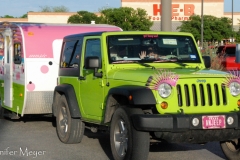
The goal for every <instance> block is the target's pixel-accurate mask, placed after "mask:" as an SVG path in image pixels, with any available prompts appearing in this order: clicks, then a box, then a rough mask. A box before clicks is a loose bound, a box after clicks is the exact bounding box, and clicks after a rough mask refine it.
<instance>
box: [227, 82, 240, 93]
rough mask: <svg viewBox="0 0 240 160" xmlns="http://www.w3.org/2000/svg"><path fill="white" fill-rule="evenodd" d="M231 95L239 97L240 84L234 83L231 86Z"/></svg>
mask: <svg viewBox="0 0 240 160" xmlns="http://www.w3.org/2000/svg"><path fill="white" fill-rule="evenodd" d="M229 89H230V93H231V94H232V95H233V96H237V95H239V94H240V84H239V83H238V82H232V83H230V85H229Z"/></svg>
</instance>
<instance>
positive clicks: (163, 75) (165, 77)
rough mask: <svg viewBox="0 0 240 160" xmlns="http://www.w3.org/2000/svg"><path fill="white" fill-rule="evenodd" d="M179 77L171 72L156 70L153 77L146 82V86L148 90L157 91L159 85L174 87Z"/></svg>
mask: <svg viewBox="0 0 240 160" xmlns="http://www.w3.org/2000/svg"><path fill="white" fill-rule="evenodd" d="M178 79H179V76H178V75H176V74H175V73H173V72H171V71H166V70H162V69H161V70H157V73H155V74H154V75H153V76H150V77H149V78H148V80H147V83H146V86H148V88H150V89H154V90H158V87H159V85H161V84H162V83H167V84H169V85H171V86H176V84H177V81H178Z"/></svg>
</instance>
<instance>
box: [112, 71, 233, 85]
mask: <svg viewBox="0 0 240 160" xmlns="http://www.w3.org/2000/svg"><path fill="white" fill-rule="evenodd" d="M159 71H161V72H162V73H166V72H171V73H174V74H175V75H178V77H179V79H185V78H186V79H189V78H226V75H227V74H229V73H228V72H222V71H217V70H208V69H204V70H199V69H150V68H146V69H142V68H141V69H119V70H111V71H110V72H109V74H108V78H109V79H115V80H126V81H136V82H146V80H147V79H148V78H149V76H153V75H155V74H157V73H158V72H159Z"/></svg>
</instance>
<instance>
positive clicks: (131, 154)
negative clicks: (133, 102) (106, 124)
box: [110, 107, 150, 160]
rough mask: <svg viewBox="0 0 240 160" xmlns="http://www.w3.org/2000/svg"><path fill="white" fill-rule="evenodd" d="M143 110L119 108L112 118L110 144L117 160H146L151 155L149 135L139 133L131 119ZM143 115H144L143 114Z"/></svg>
mask: <svg viewBox="0 0 240 160" xmlns="http://www.w3.org/2000/svg"><path fill="white" fill-rule="evenodd" d="M139 111H140V113H141V112H142V111H141V110H138V109H137V110H135V109H134V110H133V109H128V108H126V107H119V108H118V109H117V110H116V111H115V113H114V115H113V118H112V121H111V128H110V144H111V150H112V154H113V157H114V159H115V160H146V159H147V158H148V154H149V143H150V142H149V139H150V137H149V133H148V132H141V131H137V130H136V129H135V128H134V127H133V124H132V121H131V119H130V115H131V114H135V113H139ZM141 114H143V113H141Z"/></svg>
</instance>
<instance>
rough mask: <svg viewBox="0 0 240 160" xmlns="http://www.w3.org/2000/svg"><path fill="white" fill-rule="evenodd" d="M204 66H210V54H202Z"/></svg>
mask: <svg viewBox="0 0 240 160" xmlns="http://www.w3.org/2000/svg"><path fill="white" fill-rule="evenodd" d="M202 58H203V61H204V64H205V67H206V68H210V67H211V58H210V56H202Z"/></svg>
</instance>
